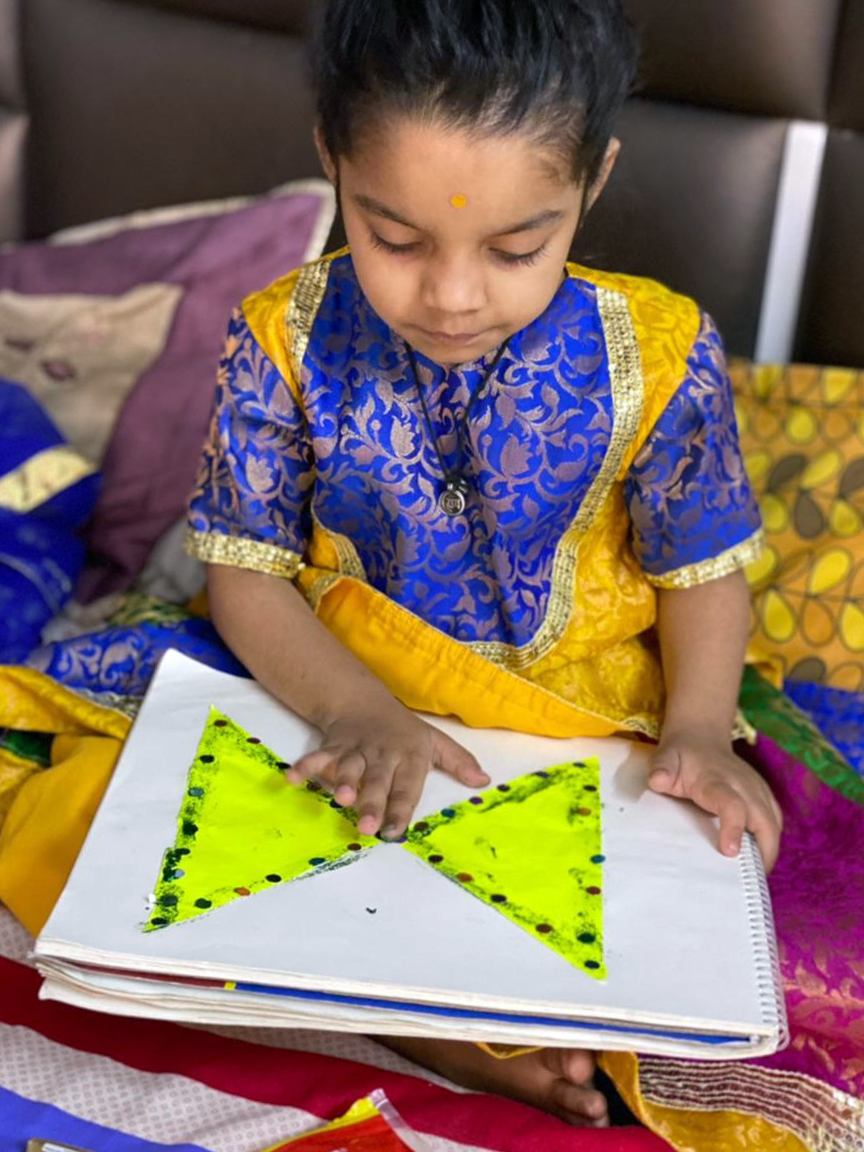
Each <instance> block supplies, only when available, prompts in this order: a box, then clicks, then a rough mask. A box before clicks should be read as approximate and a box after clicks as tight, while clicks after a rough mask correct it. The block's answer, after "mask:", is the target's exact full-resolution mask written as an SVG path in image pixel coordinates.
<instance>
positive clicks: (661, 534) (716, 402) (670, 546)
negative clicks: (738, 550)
mask: <svg viewBox="0 0 864 1152" xmlns="http://www.w3.org/2000/svg"><path fill="white" fill-rule="evenodd" d="M625 499H626V501H627V507H628V510H629V512H630V519H631V520H632V522H633V546H634V549H635V552H636V555H637V557H638V559H639V562H640V563H641V565H642V569H643V571H645V572H646V573H647V574H648V575H649V576H655V577H661V576H664V575H668V573H670V572H672V571H674V570H675V569H677V568H684V567H686V566H689V565H691V564H699V563H701V562H703V561H705V560H711V559H713V558H714V557H716V556H719V555H720V554H721V553H723V552H726V551H728V550H729V549H730V548H734V547H735V546H736V545H738V544H742V543H743V542H744V541H745V540H747V539H748V538H749V537H751V536H752V535H753V534H754V533H755V532H757V531H758V529H759V527H760V524H761V518H760V515H759V508H758V505H757V503H756V499H755V497H754V495H753V491H752V489H751V487H750V482H749V480H748V478H747V473H746V471H745V469H744V462H743V460H742V457H741V449H740V446H739V443H738V427H737V424H736V422H735V406H734V400H733V397H732V386H731V384H730V382H729V377H728V375H727V372H726V363H725V358H724V355H723V345H722V343H721V341H720V337H719V335H718V334H717V329H716V328H715V327H714V324H713V322H712V321H711V319H710V318H709V317H708V316H703V320H702V329H701V331H700V333H699V336H698V338H697V340H696V343H695V344H694V346H693V351H692V354H691V356H690V359H689V361H688V364H687V374H686V376H685V378H684V380H683V382H682V384H681V387H680V388H679V389H678V392H677V393H676V394H675V396H674V397H673V399H672V401H671V402H670V403H669V405H668V406H667V407H666V410H665V411H664V412H663V414H662V416H661V417H660V419H659V420H658V421H657V423H656V425H655V426H654V430H653V431H652V433H651V435H650V436H649V437H648V439H647V440H646V442H645V444H644V445H643V447H642V449H641V451H640V452H639V455H638V456H637V457H636V460H635V461H634V463H633V467H632V468H631V470H630V475H629V477H628V479H627V483H626V485H625Z"/></svg>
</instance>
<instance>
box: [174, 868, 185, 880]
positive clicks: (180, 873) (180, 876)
mask: <svg viewBox="0 0 864 1152" xmlns="http://www.w3.org/2000/svg"><path fill="white" fill-rule="evenodd" d="M172 875H173V877H174V879H175V880H182V879H183V877H184V876H185V875H186V873H185V872H184V871H183V869H182V868H175V869H174V871H173V873H172Z"/></svg>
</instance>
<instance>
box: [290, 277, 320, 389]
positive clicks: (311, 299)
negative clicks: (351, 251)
mask: <svg viewBox="0 0 864 1152" xmlns="http://www.w3.org/2000/svg"><path fill="white" fill-rule="evenodd" d="M330 263H331V261H330V260H316V262H315V263H314V264H307V265H306V266H305V267H304V268H301V269H300V273H299V275H298V277H297V283H296V285H295V286H294V291H293V292H292V293H291V299H290V301H289V303H288V311H287V314H286V316H285V326H286V328H287V329H288V347H289V349H290V351H291V354H292V356H293V358H294V365H295V368H296V372H297V383H298V386H299V384H300V377H301V374H302V372H303V360H304V359H305V356H306V349H307V348H308V347H309V336H310V335H311V332H312V325H313V324H314V323H315V317H316V316H317V315H318V309H319V308H320V307H321V301H322V300H323V299H324V293H325V292H326V291H327V279H328V277H329V275H330Z"/></svg>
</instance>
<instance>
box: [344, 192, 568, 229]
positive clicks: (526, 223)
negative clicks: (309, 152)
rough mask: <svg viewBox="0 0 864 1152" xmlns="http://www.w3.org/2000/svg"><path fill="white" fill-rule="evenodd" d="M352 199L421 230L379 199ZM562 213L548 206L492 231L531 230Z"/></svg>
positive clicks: (362, 205) (551, 222)
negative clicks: (519, 220)
mask: <svg viewBox="0 0 864 1152" xmlns="http://www.w3.org/2000/svg"><path fill="white" fill-rule="evenodd" d="M354 201H355V203H356V204H358V205H359V206H360V207H361V208H365V209H366V211H367V212H371V213H373V215H375V216H383V217H384V219H385V220H392V221H393V223H394V224H401V225H403V227H405V228H413V229H414V231H415V232H422V231H423V229H422V228H421V227H420V225H419V224H412V223H411V221H410V220H406V219H405V217H404V216H400V215H399V213H398V212H394V211H393V209H392V208H388V207H387V205H386V204H382V203H381V201H380V200H374V199H373V198H372V197H371V196H364V195H362V193H358V194H357V195H355V196H354ZM563 217H564V213H563V212H562V211H560V209H556V208H550V209H549V210H548V211H546V212H538V213H537V215H536V216H530V217H529V218H528V219H527V220H522V221H521V222H520V223H519V224H513V225H512V226H511V227H509V228H502V229H500V230H499V231H498V232H494V233H493V235H494V236H515V235H516V234H517V233H519V232H533V231H535V230H536V229H537V228H542V227H544V225H546V224H555V223H557V221H559V220H561V219H563Z"/></svg>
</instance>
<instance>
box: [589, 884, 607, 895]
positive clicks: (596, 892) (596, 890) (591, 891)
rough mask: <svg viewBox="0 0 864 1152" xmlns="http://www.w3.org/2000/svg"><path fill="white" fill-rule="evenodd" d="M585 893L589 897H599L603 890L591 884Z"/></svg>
mask: <svg viewBox="0 0 864 1152" xmlns="http://www.w3.org/2000/svg"><path fill="white" fill-rule="evenodd" d="M585 891H586V892H587V893H588V895H589V896H599V895H600V893H601V892H602V891H603V889H602V888H597V887H595V886H594V885H593V884H592V885H591V887H590V888H586V889H585Z"/></svg>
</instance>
